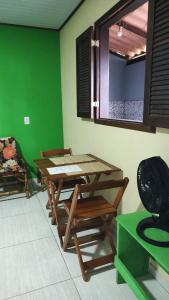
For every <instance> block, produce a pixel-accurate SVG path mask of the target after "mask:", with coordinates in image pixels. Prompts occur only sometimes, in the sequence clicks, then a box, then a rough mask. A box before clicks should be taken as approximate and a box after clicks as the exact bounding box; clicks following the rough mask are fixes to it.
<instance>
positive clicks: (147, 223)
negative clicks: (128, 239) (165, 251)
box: [137, 216, 169, 247]
mask: <svg viewBox="0 0 169 300" xmlns="http://www.w3.org/2000/svg"><path fill="white" fill-rule="evenodd" d="M148 228H157V229H161V230H164V231H166V232H168V233H169V222H167V223H166V222H162V221H161V218H159V217H156V216H152V217H150V218H145V219H143V220H142V221H140V222H139V223H138V225H137V233H138V235H139V236H140V237H141V238H142V239H143V240H144V241H146V242H148V243H150V244H152V245H155V246H159V247H169V241H157V240H153V239H151V238H149V237H147V236H146V235H145V233H144V230H145V229H148Z"/></svg>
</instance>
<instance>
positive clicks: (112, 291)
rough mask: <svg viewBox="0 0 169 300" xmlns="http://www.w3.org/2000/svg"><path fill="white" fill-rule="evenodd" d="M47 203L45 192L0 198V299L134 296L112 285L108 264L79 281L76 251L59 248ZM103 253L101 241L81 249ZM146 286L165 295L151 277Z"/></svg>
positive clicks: (167, 296) (85, 299)
mask: <svg viewBox="0 0 169 300" xmlns="http://www.w3.org/2000/svg"><path fill="white" fill-rule="evenodd" d="M62 195H63V197H65V194H62ZM46 201H47V193H46V192H44V193H42V192H39V193H37V194H36V195H34V196H33V197H31V198H30V199H29V200H27V199H25V198H19V199H13V198H12V197H10V199H9V198H8V199H4V200H3V199H2V198H0V229H1V231H0V232H1V234H0V300H2V299H13V300H48V299H50V300H57V299H58V300H67V299H69V300H79V299H82V300H97V299H98V300H102V299H104V300H109V299H111V300H112V299H113V300H117V299H118V300H123V299H124V300H126V299H129V300H134V299H136V298H135V296H134V295H133V293H132V292H131V290H130V289H129V288H128V286H127V285H126V284H122V285H117V284H116V280H115V270H114V269H112V267H106V268H104V269H102V270H100V271H99V272H94V273H91V276H90V280H89V281H88V282H84V281H83V280H82V277H81V273H80V268H79V264H78V260H77V257H76V254H75V253H74V251H72V250H71V251H68V252H63V251H62V249H61V248H60V245H59V240H58V236H57V233H56V228H55V226H52V225H51V224H50V219H49V218H48V211H47V210H46V208H45V205H46ZM104 251H105V249H104V248H103V247H101V244H100V245H96V244H93V245H92V246H90V247H88V248H87V249H86V248H83V252H84V255H85V256H86V258H87V259H90V257H91V256H92V254H93V252H95V254H96V253H97V254H98V253H102V252H104ZM106 251H108V249H106ZM144 284H145V286H148V288H149V289H150V291H151V293H152V299H160V300H167V299H169V294H168V293H167V291H166V290H165V289H163V288H162V287H161V285H160V284H159V283H158V282H157V281H156V280H155V279H153V278H152V277H149V278H148V279H146V280H144Z"/></svg>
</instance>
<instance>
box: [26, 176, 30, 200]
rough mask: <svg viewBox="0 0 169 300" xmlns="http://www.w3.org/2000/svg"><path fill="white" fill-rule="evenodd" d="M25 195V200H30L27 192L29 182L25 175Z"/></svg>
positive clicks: (28, 191)
mask: <svg viewBox="0 0 169 300" xmlns="http://www.w3.org/2000/svg"><path fill="white" fill-rule="evenodd" d="M25 193H26V198H27V199H29V198H30V190H29V180H28V177H27V174H25Z"/></svg>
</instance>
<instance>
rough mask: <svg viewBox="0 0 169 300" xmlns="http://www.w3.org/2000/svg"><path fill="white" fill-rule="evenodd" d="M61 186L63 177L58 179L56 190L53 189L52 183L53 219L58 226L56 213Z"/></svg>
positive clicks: (57, 214)
mask: <svg viewBox="0 0 169 300" xmlns="http://www.w3.org/2000/svg"><path fill="white" fill-rule="evenodd" d="M62 187H63V179H61V180H59V184H58V188H57V192H56V191H55V188H54V184H53V185H52V203H53V217H52V219H53V221H55V224H56V225H57V226H59V213H58V209H59V208H58V204H59V198H60V193H61V191H62Z"/></svg>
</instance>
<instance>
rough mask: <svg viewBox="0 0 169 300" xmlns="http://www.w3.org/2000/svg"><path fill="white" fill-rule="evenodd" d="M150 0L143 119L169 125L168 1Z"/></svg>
mask: <svg viewBox="0 0 169 300" xmlns="http://www.w3.org/2000/svg"><path fill="white" fill-rule="evenodd" d="M149 2H150V3H149V5H150V7H149V22H151V25H150V24H149V28H150V32H149V35H148V45H147V48H148V49H147V60H148V61H147V68H149V70H147V78H146V79H147V80H146V84H147V90H146V93H145V123H146V124H148V125H153V126H158V127H165V128H169V1H166V0H154V1H151V0H150V1H149ZM153 23H154V24H153ZM149 59H150V60H149Z"/></svg>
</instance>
